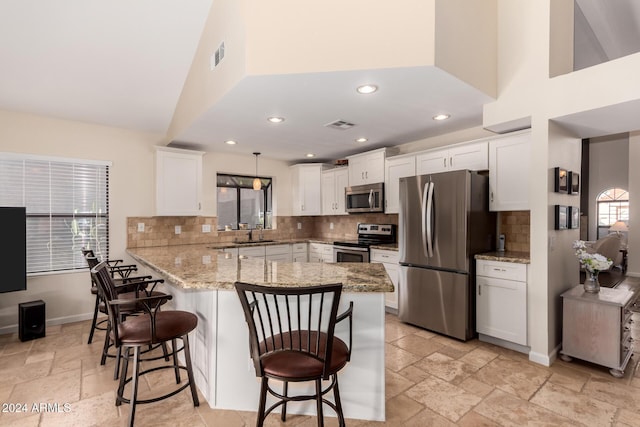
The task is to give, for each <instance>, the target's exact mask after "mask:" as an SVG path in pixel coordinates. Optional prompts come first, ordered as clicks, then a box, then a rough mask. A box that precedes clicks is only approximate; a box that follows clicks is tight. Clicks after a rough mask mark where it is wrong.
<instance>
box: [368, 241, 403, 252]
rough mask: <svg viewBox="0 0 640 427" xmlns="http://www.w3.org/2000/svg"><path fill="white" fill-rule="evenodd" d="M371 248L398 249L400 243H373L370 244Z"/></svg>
mask: <svg viewBox="0 0 640 427" xmlns="http://www.w3.org/2000/svg"><path fill="white" fill-rule="evenodd" d="M370 248H371V249H382V250H385V251H396V252H397V251H398V244H397V243H385V244H382V245H371V246H370Z"/></svg>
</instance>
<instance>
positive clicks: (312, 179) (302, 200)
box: [291, 163, 323, 216]
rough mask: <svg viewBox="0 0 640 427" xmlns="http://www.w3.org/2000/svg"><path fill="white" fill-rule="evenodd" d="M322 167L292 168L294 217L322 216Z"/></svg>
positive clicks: (318, 165)
mask: <svg viewBox="0 0 640 427" xmlns="http://www.w3.org/2000/svg"><path fill="white" fill-rule="evenodd" d="M322 167H323V165H322V164H320V163H308V164H300V165H293V166H291V174H292V190H293V198H292V199H293V214H294V215H297V216H310V215H321V214H322V191H321V187H322Z"/></svg>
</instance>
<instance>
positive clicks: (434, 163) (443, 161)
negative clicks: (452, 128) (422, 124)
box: [416, 150, 449, 175]
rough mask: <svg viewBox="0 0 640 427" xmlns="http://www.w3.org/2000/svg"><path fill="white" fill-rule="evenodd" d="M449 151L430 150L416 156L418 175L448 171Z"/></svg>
mask: <svg viewBox="0 0 640 427" xmlns="http://www.w3.org/2000/svg"><path fill="white" fill-rule="evenodd" d="M448 156H449V150H429V151H427V152H424V153H421V154H418V155H417V156H416V175H424V174H427V173H438V172H444V171H446V170H448V166H447V165H448V164H449V163H448Z"/></svg>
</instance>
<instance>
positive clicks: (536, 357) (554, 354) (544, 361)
mask: <svg viewBox="0 0 640 427" xmlns="http://www.w3.org/2000/svg"><path fill="white" fill-rule="evenodd" d="M561 345H562V344H558V345H557V346H556V348H554V349H553V351H551V353H550V354H542V353H536V352H534V351H530V352H529V360H530V361H532V362H534V363H538V364H540V365H543V366H551V365H552V364H553V362H555V361H556V359H557V358H558V353H559V351H560V347H561Z"/></svg>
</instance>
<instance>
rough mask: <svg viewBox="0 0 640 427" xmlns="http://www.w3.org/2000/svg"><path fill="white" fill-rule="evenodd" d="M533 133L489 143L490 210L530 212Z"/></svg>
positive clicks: (507, 137) (519, 134)
mask: <svg viewBox="0 0 640 427" xmlns="http://www.w3.org/2000/svg"><path fill="white" fill-rule="evenodd" d="M530 146H531V132H525V133H518V134H516V135H510V136H505V137H503V138H499V139H495V140H492V141H490V142H489V209H490V210H492V211H518V210H529V163H530V162H531V159H530V157H529V152H530Z"/></svg>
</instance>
